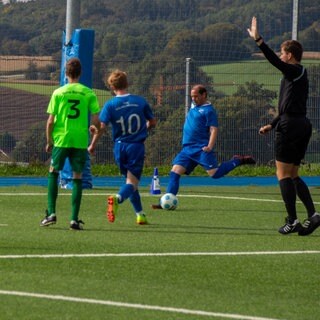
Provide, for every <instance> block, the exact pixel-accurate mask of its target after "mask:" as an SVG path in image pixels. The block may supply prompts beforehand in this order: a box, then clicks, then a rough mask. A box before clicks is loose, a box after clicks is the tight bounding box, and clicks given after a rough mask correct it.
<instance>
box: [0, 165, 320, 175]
mask: <svg viewBox="0 0 320 320" xmlns="http://www.w3.org/2000/svg"><path fill="white" fill-rule="evenodd" d="M170 170H171V166H160V167H158V172H159V175H160V176H168V175H169V172H170ZM153 171H154V167H144V169H143V175H144V176H152V175H153ZM91 173H92V175H93V176H97V177H105V176H119V168H118V167H117V166H116V165H114V164H108V165H97V164H93V165H92V166H91ZM299 173H300V175H301V176H311V177H312V176H318V175H320V165H319V164H318V163H307V164H304V165H301V167H300V170H299ZM47 174H48V166H47V165H44V164H29V165H27V166H21V165H19V164H18V163H13V164H2V165H0V176H2V177H14V176H15V177H17V176H27V177H44V176H47ZM228 175H229V176H235V177H237V176H241V177H244V176H246V177H264V176H274V175H275V167H274V166H273V165H271V166H241V167H238V168H236V169H235V170H233V171H232V172H230V173H229V174H228ZM191 176H208V174H207V173H206V171H205V170H204V169H202V168H201V167H197V168H196V169H195V170H194V171H193V172H192V174H191Z"/></svg>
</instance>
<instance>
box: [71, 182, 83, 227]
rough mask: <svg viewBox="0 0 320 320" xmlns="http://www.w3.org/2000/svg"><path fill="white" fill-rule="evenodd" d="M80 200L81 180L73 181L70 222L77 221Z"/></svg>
mask: <svg viewBox="0 0 320 320" xmlns="http://www.w3.org/2000/svg"><path fill="white" fill-rule="evenodd" d="M81 198H82V179H73V186H72V197H71V205H72V213H71V217H70V220H74V221H78V216H79V211H80V204H81Z"/></svg>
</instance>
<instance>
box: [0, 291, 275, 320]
mask: <svg viewBox="0 0 320 320" xmlns="http://www.w3.org/2000/svg"><path fill="white" fill-rule="evenodd" d="M0 295H10V296H16V297H17V296H19V297H27V298H30V297H31V298H38V299H49V300H58V301H69V302H77V303H90V304H99V305H107V306H116V307H122V308H134V309H143V310H153V311H163V312H171V313H181V314H187V315H196V316H207V317H214V318H217V317H219V318H224V319H237V320H280V319H275V318H264V317H255V316H246V315H240V314H229V313H219V312H210V311H202V310H191V309H183V308H173V307H162V306H155V305H146V304H137V303H126V302H118V301H110V300H97V299H88V298H78V297H69V296H63V295H49V294H41V293H32V292H22V291H8V290H0Z"/></svg>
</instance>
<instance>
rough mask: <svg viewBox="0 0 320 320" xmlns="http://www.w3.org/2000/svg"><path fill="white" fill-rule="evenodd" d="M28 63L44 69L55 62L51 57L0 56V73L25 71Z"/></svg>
mask: <svg viewBox="0 0 320 320" xmlns="http://www.w3.org/2000/svg"><path fill="white" fill-rule="evenodd" d="M30 63H36V64H37V67H44V66H47V65H53V64H55V63H56V61H55V60H54V59H53V58H52V57H51V56H34V57H32V56H0V72H10V71H25V70H27V69H28V67H29V64H30Z"/></svg>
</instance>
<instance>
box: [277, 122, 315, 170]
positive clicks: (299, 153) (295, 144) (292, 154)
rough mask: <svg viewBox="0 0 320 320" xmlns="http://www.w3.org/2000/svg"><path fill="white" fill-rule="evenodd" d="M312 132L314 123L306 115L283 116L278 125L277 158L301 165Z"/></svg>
mask: <svg viewBox="0 0 320 320" xmlns="http://www.w3.org/2000/svg"><path fill="white" fill-rule="evenodd" d="M311 133H312V125H311V123H310V121H309V119H308V118H306V117H288V116H285V117H282V119H281V120H280V121H279V122H278V124H277V126H276V141H275V154H276V160H277V161H281V162H284V163H293V164H294V165H297V166H298V165H300V163H301V160H302V159H303V158H304V156H305V154H306V151H307V147H308V144H309V141H310V137H311Z"/></svg>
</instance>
